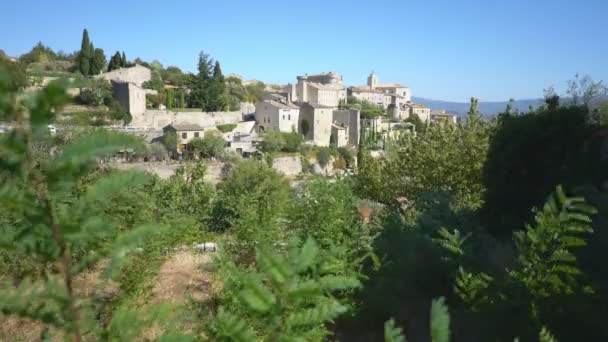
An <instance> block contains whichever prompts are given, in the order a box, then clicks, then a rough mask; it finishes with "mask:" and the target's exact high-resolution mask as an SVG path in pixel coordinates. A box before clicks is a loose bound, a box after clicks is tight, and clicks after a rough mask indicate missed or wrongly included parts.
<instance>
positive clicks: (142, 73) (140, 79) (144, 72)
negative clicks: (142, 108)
mask: <svg viewBox="0 0 608 342" xmlns="http://www.w3.org/2000/svg"><path fill="white" fill-rule="evenodd" d="M94 77H95V78H101V79H104V80H107V81H108V82H109V81H118V82H128V83H133V84H135V85H137V86H138V87H140V88H141V87H143V84H144V82H146V81H149V80H151V79H152V71H151V70H150V69H149V68H146V67H145V66H143V65H139V64H136V65H135V66H132V67H129V68H120V69H116V70H112V71H109V72H106V73H103V74H99V75H96V76H94Z"/></svg>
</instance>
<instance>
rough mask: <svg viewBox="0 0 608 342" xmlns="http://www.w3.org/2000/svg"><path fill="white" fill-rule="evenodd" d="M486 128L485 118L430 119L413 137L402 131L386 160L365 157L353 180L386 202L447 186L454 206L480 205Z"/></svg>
mask: <svg viewBox="0 0 608 342" xmlns="http://www.w3.org/2000/svg"><path fill="white" fill-rule="evenodd" d="M490 133H491V128H490V127H488V125H487V124H486V123H485V122H483V121H479V122H477V123H476V124H475V125H467V126H456V125H448V126H444V125H439V124H431V125H429V126H428V127H427V128H426V129H425V131H424V132H423V133H419V134H417V135H416V136H415V137H412V136H409V135H406V136H403V137H401V138H400V139H399V140H398V141H396V142H394V144H393V148H392V150H391V153H390V154H389V155H388V156H387V158H386V159H385V160H373V159H371V158H367V159H364V160H365V162H369V164H370V165H368V166H366V167H365V168H363V169H362V170H361V171H360V172H359V174H358V175H357V177H358V179H359V182H358V185H357V186H358V187H359V188H360V189H361V191H364V192H363V193H362V194H365V195H366V196H369V198H372V199H374V200H377V201H379V202H383V203H386V204H393V203H394V201H395V200H396V199H398V198H400V197H405V198H407V199H409V200H411V201H416V200H417V196H418V195H419V194H423V193H425V192H427V191H429V190H430V191H448V192H450V193H453V194H454V195H455V197H456V204H457V205H458V206H467V207H473V208H478V207H480V206H481V204H482V198H483V197H482V196H483V194H484V190H485V189H484V186H483V184H482V183H481V176H482V172H483V170H484V163H485V160H486V156H487V151H488V145H489V138H490ZM367 172H371V173H369V174H368V173H367ZM377 179H379V180H377ZM376 180H377V181H376ZM374 184H377V185H378V187H377V188H376V187H375V186H372V185H374ZM383 184H384V185H383Z"/></svg>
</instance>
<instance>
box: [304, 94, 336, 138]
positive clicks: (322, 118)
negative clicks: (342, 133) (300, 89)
mask: <svg viewBox="0 0 608 342" xmlns="http://www.w3.org/2000/svg"><path fill="white" fill-rule="evenodd" d="M334 109H335V108H334V107H329V106H323V105H319V104H310V103H303V104H302V106H301V107H300V128H301V129H300V133H302V134H303V135H304V138H305V139H306V140H309V141H312V142H313V143H314V144H315V145H317V146H329V141H330V137H331V125H332V123H333V111H334ZM303 127H306V128H303Z"/></svg>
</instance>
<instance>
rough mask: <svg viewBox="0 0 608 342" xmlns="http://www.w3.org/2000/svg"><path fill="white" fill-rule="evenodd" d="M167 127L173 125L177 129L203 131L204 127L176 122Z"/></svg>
mask: <svg viewBox="0 0 608 342" xmlns="http://www.w3.org/2000/svg"><path fill="white" fill-rule="evenodd" d="M166 127H173V128H174V129H175V130H176V131H202V130H204V128H203V127H201V126H199V125H196V124H174V125H168V126H166Z"/></svg>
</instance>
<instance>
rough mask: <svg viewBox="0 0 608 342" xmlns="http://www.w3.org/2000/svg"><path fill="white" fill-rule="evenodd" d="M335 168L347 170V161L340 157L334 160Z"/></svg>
mask: <svg viewBox="0 0 608 342" xmlns="http://www.w3.org/2000/svg"><path fill="white" fill-rule="evenodd" d="M334 168H335V169H340V170H346V161H345V160H344V159H342V158H338V159H336V160H335V161H334Z"/></svg>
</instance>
